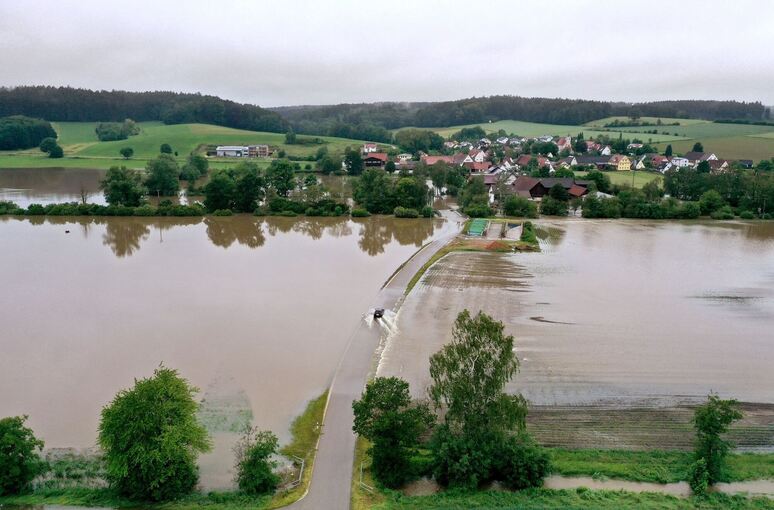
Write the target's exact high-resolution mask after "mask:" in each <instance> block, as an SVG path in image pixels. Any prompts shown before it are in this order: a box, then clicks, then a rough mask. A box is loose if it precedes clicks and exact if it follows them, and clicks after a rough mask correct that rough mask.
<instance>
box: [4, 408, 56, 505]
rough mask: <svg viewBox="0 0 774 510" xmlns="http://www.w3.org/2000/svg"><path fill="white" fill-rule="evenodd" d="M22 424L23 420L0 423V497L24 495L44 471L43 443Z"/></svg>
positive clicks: (45, 466)
mask: <svg viewBox="0 0 774 510" xmlns="http://www.w3.org/2000/svg"><path fill="white" fill-rule="evenodd" d="M26 420H27V417H26V416H13V417H9V418H3V419H2V420H0V496H9V495H13V494H21V493H23V492H26V491H27V490H28V489H29V488H30V484H31V483H32V481H33V480H34V479H35V477H36V476H38V475H40V474H42V473H44V472H45V471H46V469H47V464H46V463H45V462H44V461H43V460H42V459H41V457H40V452H41V451H42V450H43V441H41V440H40V439H38V438H36V437H35V434H34V433H33V432H32V429H30V428H28V427H26V426H25V425H24V422H25V421H26Z"/></svg>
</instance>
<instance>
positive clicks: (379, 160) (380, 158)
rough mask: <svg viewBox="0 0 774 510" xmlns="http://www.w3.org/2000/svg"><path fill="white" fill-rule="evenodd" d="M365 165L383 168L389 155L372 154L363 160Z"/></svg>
mask: <svg viewBox="0 0 774 510" xmlns="http://www.w3.org/2000/svg"><path fill="white" fill-rule="evenodd" d="M363 164H364V165H365V166H367V167H383V166H384V165H386V164H387V153H386V152H371V153H369V154H368V155H366V156H365V157H364V158H363Z"/></svg>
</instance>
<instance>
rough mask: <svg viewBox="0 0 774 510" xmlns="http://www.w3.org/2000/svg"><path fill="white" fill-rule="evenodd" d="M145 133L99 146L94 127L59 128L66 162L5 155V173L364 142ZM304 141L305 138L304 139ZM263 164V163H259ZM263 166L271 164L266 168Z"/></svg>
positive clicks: (194, 130) (163, 128)
mask: <svg viewBox="0 0 774 510" xmlns="http://www.w3.org/2000/svg"><path fill="white" fill-rule="evenodd" d="M139 124H140V127H141V128H142V132H141V133H140V134H138V135H136V136H130V137H129V139H128V140H117V141H113V142H100V141H99V140H98V139H97V135H96V133H95V132H94V127H95V126H96V123H95V122H57V123H54V128H55V129H56V131H57V133H58V134H59V143H60V144H61V145H62V148H63V149H64V151H65V157H64V158H62V159H49V158H48V157H47V156H46V155H45V154H43V153H41V152H40V151H39V150H38V149H30V150H26V151H2V152H0V168H29V167H69V168H73V167H80V168H109V167H111V166H114V165H126V166H128V167H135V168H140V167H143V166H145V162H146V161H147V160H148V159H150V158H153V157H155V156H156V155H157V154H158V153H159V147H160V146H161V144H163V143H168V144H169V145H171V146H172V150H174V151H177V153H178V154H179V156H178V157H179V159H180V160H181V161H182V160H183V159H184V158H185V157H186V156H187V155H188V154H189V153H190V152H192V151H195V150H197V149H198V148H199V147H200V146H202V145H258V144H267V145H271V146H273V147H276V148H278V149H282V150H285V152H286V153H287V154H288V155H292V156H308V155H312V154H314V153H315V152H316V151H317V149H318V148H320V147H327V149H328V151H329V152H332V153H341V152H343V151H344V149H345V148H346V147H348V146H360V145H362V144H363V142H362V141H361V140H350V139H346V138H334V137H323V136H321V137H317V138H320V139H321V140H322V143H319V144H303V145H302V144H295V145H286V144H285V135H284V134H282V133H264V132H258V131H245V130H241V129H232V128H227V127H222V126H213V125H209V124H176V125H169V126H168V125H164V124H162V123H160V122H141V123H139ZM299 138H306V137H300V136H299ZM122 147H131V148H132V149H134V156H133V157H132V159H130V160H124V159H123V158H122V157H121V155H120V154H119V152H118V151H119V150H120V149H121V148H122ZM234 162H236V161H235V160H234V159H225V158H224V159H220V160H213V161H212V163H213V164H212V166H213V167H219V166H226V165H229V164H233V163H234ZM260 162H261V160H259V163H260ZM264 164H268V162H265V160H264Z"/></svg>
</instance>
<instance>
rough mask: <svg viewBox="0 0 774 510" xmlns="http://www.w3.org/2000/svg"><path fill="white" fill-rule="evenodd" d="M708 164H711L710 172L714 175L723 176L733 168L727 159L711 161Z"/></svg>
mask: <svg viewBox="0 0 774 510" xmlns="http://www.w3.org/2000/svg"><path fill="white" fill-rule="evenodd" d="M707 163H709V166H710V172H711V173H713V174H722V173H723V172H726V171H728V170H729V169H730V168H731V165H730V164H729V162H728V160H725V159H710V160H708V161H707Z"/></svg>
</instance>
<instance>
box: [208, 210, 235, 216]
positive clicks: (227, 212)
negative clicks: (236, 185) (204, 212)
mask: <svg viewBox="0 0 774 510" xmlns="http://www.w3.org/2000/svg"><path fill="white" fill-rule="evenodd" d="M212 215H213V216H233V215H234V213H233V211H231V209H218V210H216V211H215V212H213V213H212Z"/></svg>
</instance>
